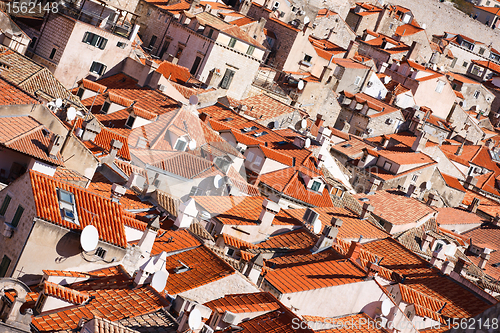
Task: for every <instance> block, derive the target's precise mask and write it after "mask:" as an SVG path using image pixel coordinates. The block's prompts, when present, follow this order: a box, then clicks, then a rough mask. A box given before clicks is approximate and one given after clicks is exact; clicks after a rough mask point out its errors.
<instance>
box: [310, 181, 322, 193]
mask: <svg viewBox="0 0 500 333" xmlns="http://www.w3.org/2000/svg"><path fill="white" fill-rule="evenodd" d="M320 187H321V183H320V182H318V181H314V182H313V184H312V186H311V190H313V191H315V192H318V191H319V189H320Z"/></svg>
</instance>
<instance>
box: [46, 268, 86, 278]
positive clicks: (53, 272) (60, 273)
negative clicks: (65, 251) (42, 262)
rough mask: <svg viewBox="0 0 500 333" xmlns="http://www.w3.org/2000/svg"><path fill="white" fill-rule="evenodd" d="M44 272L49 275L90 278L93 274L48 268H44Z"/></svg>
mask: <svg viewBox="0 0 500 333" xmlns="http://www.w3.org/2000/svg"><path fill="white" fill-rule="evenodd" d="M42 272H43V274H45V275H47V276H61V277H79V278H89V277H91V275H89V274H87V273H80V272H73V271H60V270H47V269H44V270H43V271H42Z"/></svg>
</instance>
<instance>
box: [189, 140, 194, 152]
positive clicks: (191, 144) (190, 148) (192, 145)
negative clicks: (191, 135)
mask: <svg viewBox="0 0 500 333" xmlns="http://www.w3.org/2000/svg"><path fill="white" fill-rule="evenodd" d="M195 149H196V140H191V141H189V150H195Z"/></svg>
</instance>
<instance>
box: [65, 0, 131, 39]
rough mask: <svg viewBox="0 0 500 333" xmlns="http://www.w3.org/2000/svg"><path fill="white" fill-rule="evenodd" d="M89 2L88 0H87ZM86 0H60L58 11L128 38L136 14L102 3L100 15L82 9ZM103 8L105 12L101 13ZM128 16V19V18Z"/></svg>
mask: <svg viewBox="0 0 500 333" xmlns="http://www.w3.org/2000/svg"><path fill="white" fill-rule="evenodd" d="M88 2H89V3H90V1H88ZM85 3H86V1H83V2H81V3H80V2H76V1H75V2H64V1H63V2H61V3H60V6H59V13H60V14H62V15H65V16H69V17H71V18H74V19H76V20H78V21H81V22H84V23H87V24H90V25H93V26H95V27H98V28H100V29H103V30H106V31H108V32H111V33H112V34H115V35H117V36H120V37H124V38H127V39H128V38H129V37H130V35H131V34H132V31H133V29H134V25H135V21H136V20H137V15H136V14H134V13H130V12H128V11H126V10H124V9H119V8H114V7H112V6H107V5H105V4H102V11H101V15H97V14H96V13H93V12H90V11H87V10H84V9H82V8H83V7H84V5H85ZM105 9H107V12H108V13H107V14H106V15H102V13H104V11H105ZM110 12H111V15H110ZM128 16H130V20H128V19H127V18H128Z"/></svg>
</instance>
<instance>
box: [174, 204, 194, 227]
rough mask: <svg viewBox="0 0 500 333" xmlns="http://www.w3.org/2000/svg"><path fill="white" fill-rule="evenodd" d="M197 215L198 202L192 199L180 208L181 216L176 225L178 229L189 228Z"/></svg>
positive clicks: (178, 216)
mask: <svg viewBox="0 0 500 333" xmlns="http://www.w3.org/2000/svg"><path fill="white" fill-rule="evenodd" d="M197 215H198V210H197V209H196V202H195V201H194V199H193V198H190V199H189V200H188V201H186V202H183V203H182V204H181V205H180V206H179V214H178V215H177V219H176V220H175V223H174V224H175V226H176V227H178V228H189V226H191V223H192V222H193V219H194V218H195V217H196V216H197Z"/></svg>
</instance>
